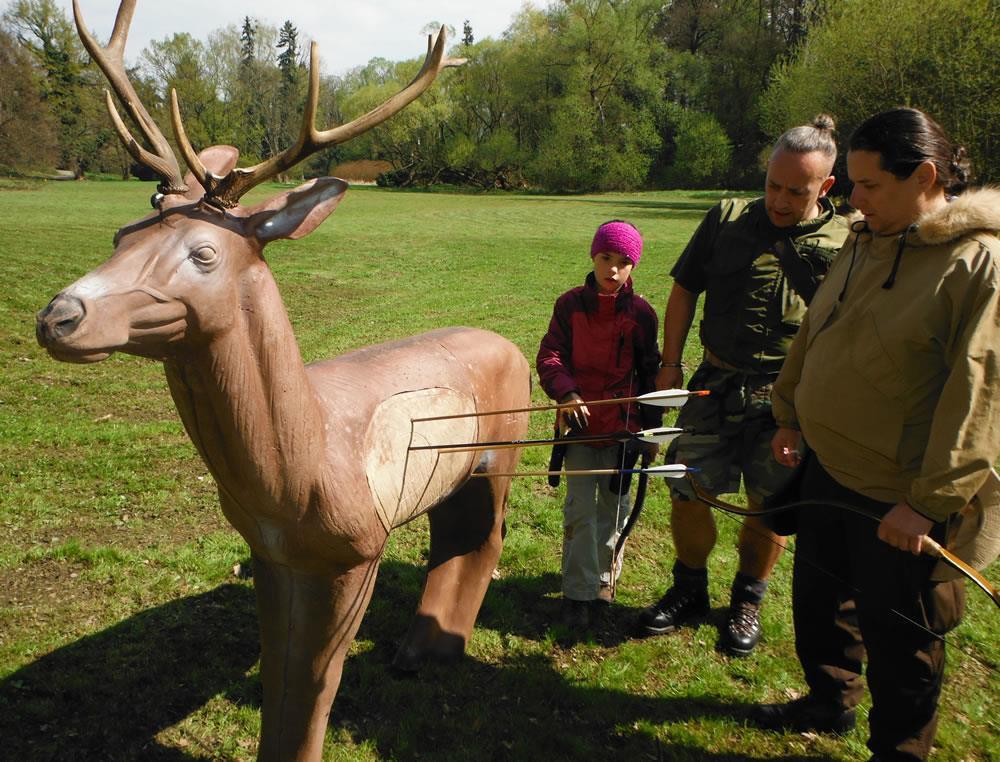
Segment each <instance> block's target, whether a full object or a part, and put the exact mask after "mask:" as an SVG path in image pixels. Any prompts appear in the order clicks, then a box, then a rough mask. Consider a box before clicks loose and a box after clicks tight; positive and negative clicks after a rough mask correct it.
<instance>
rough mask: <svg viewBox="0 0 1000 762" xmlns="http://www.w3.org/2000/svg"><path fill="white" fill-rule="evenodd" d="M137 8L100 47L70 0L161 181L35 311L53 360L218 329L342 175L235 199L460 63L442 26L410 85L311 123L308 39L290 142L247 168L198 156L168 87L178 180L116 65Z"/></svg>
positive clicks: (182, 340) (197, 338)
mask: <svg viewBox="0 0 1000 762" xmlns="http://www.w3.org/2000/svg"><path fill="white" fill-rule="evenodd" d="M134 11H135V0H123V1H122V3H121V5H120V6H119V9H118V15H117V17H116V19H115V25H114V30H113V31H112V34H111V38H110V40H109V42H108V44H107V46H104V47H102V46H100V45H99V44H98V43H97V41H96V40H95V39H94V37H93V36H92V35H91V34H90V32H89V31H87V27H86V24H85V23H84V20H83V17H82V15H81V13H80V9H79V5H78V3H77V0H74V2H73V15H74V18H75V20H76V25H77V30H78V31H79V34H80V38H81V40H82V41H83V43H84V46H85V47H86V48H87V51H88V52H89V53H90V55H91V57H92V58H93V59H94V61H95V62H96V63H97V64H98V66H99V67H100V68H101V70H102V71H103V72H104V74H105V76H106V77H107V79H108V82H109V83H110V84H111V87H112V88H113V89H114V91H115V93H116V94H117V96H118V99H119V100H120V101H121V103H122V104H123V105H124V106H125V108H126V110H127V112H128V113H129V115H130V116H131V118H132V120H133V121H134V122H135V124H136V125H137V126H138V127H139V130H140V131H141V133H142V135H143V137H144V138H145V142H146V143H147V144H148V145H149V149H147V148H144V147H143V146H142V145H140V143H139V141H137V140H136V139H135V138H134V137H133V135H132V133H131V132H130V131H129V129H128V127H126V125H125V123H124V121H123V120H122V118H121V116H120V115H119V113H118V110H117V108H116V107H115V105H114V101H113V100H112V98H111V94H110V92H108V93H106V101H107V107H108V111H109V114H110V115H111V119H112V122H113V123H114V125H115V129H116V130H117V132H118V135H119V137H120V138H121V139H122V141H123V142H124V144H125V146H126V147H127V148H128V151H129V153H130V154H131V155H132V157H133V158H134V159H135V160H136V161H137V162H139V163H141V164H143V165H145V166H147V167H149V169H151V170H152V171H154V172H155V173H156V174H157V176H158V177H160V180H161V182H160V184H159V186H158V193H157V194H156V195H154V196H153V199H152V203H153V207H154V209H155V211H154V212H153V213H152V214H150V215H149V216H147V217H145V218H143V219H140V220H137V221H135V222H132V223H129V224H128V225H125V226H124V227H123V228H121V229H120V230H119V231H118V232H117V233H116V234H115V238H114V245H115V251H114V254H113V255H112V256H111V258H110V259H108V260H107V261H106V262H105V263H104V264H103V265H101V266H100V267H98V268H97V269H96V270H94V271H93V272H91V273H89V274H88V275H85V276H84V277H83V278H81V279H80V280H78V281H77V282H76V283H73V284H72V285H70V286H69V287H68V288H66V289H65V290H63V291H62V292H61V293H59V294H58V295H57V296H56V297H55V298H54V299H53V300H52V301H51V302H50V303H49V305H48V306H47V307H46V308H45V309H44V310H42V312H40V313H39V315H38V319H37V324H36V336H37V338H38V342H39V343H40V344H41V345H42V346H43V347H45V348H46V349H47V350H48V351H49V353H50V354H52V356H53V357H55V358H56V359H59V360H66V361H71V362H97V361H100V360H103V359H105V358H107V357H108V356H109V355H111V354H112V353H113V352H116V351H124V352H128V353H130V354H136V355H141V356H146V357H153V358H156V359H165V358H167V357H169V356H171V355H172V354H175V353H178V352H181V351H183V348H184V347H189V346H191V345H197V344H199V343H202V342H207V341H210V340H211V339H212V337H213V336H217V335H219V334H220V333H224V332H225V331H226V330H227V329H228V327H229V326H230V324H231V322H232V321H233V320H234V319H235V316H236V315H238V313H239V310H240V309H241V308H244V307H245V305H244V304H242V303H241V298H242V296H243V295H244V294H245V293H247V289H246V288H245V286H246V284H247V283H249V282H253V281H255V280H259V279H260V276H261V273H262V271H263V270H266V264H265V263H264V260H263V257H262V251H263V248H264V246H265V244H267V243H268V242H269V241H272V240H275V239H278V238H300V237H302V236H304V235H307V234H309V233H310V232H312V231H313V230H314V229H315V228H316V227H317V226H318V225H319V224H320V223H321V222H322V221H323V220H324V219H326V217H327V216H328V215H329V214H330V213H331V212H332V211H333V210H334V209H335V208H336V206H337V204H338V203H339V201H340V199H341V198H342V197H343V194H344V192H345V191H346V189H347V183H345V182H344V181H342V180H338V179H336V178H329V177H327V178H319V179H315V180H311V181H309V182H307V183H305V184H303V185H301V186H299V187H298V188H295V189H294V190H290V191H287V192H284V193H280V194H278V195H277V196H274V197H273V198H271V199H269V200H268V201H265V202H263V203H261V204H258V205H256V206H251V207H244V206H241V205H240V203H239V199H240V197H241V196H243V195H244V194H245V193H246V192H247V191H249V190H250V189H251V188H253V187H254V186H256V185H258V184H260V183H262V182H264V181H266V180H268V179H270V178H272V177H274V176H275V175H277V174H278V173H280V172H283V171H285V170H287V169H288V168H289V167H291V166H293V165H295V164H297V163H298V162H300V161H302V160H303V159H304V158H306V157H308V156H309V155H311V154H313V153H315V152H316V151H319V150H321V149H323V148H326V147H329V146H333V145H336V144H338V143H343V142H345V141H347V140H349V139H351V138H353V137H355V136H357V135H360V134H361V133H363V132H365V131H367V130H369V129H371V128H373V127H375V126H376V125H378V124H380V123H381V122H383V121H385V120H386V119H388V118H389V117H390V116H392V115H393V114H395V113H397V112H398V111H400V110H401V109H403V108H404V107H405V106H406V105H408V104H409V103H411V102H412V101H413V100H414V99H416V98H417V97H418V96H419V95H420V94H421V93H422V92H423V91H424V90H426V89H427V88H428V87H429V86H430V85H431V83H432V82H433V81H434V79H435V78H436V77H437V75H438V73H439V72H440V71H441V69H443V68H445V67H448V66H456V65H460V64H461V63H463V60H462V59H449V58H446V57H445V55H444V47H445V32H444V27H442V28H441V31H440V32H439V33H438V36H437V39H436V40H432V39H431V38H428V49H427V56H426V58H425V60H424V64H423V66H422V67H421V69H420V71H419V72H418V73H417V75H416V77H415V78H414V79H413V81H412V82H411V83H410V84H409V85H407V86H406V87H405V88H403V89H402V90H401V91H400V92H398V93H397V94H396V95H394V96H393V97H391V98H390V99H389V100H387V101H386V102H385V103H383V104H381V105H380V106H378V107H376V108H375V109H373V110H372V111H370V112H368V113H367V114H364V115H363V116H360V117H358V118H357V119H355V120H353V121H351V122H349V123H347V124H343V125H340V126H338V127H333V128H331V129H327V130H317V129H316V126H315V116H316V109H317V104H318V101H319V55H318V48H317V45H316V43H313V44H312V47H311V50H310V72H309V91H308V97H307V100H306V105H305V111H304V115H303V122H302V128H301V130H300V132H299V137H298V140H297V141H296V143H295V144H294V145H293V146H290V147H289V148H288V149H287V150H285V151H283V152H281V153H280V154H278V155H276V156H272V157H270V158H268V159H266V160H264V161H262V162H260V163H259V164H256V165H255V166H253V167H246V168H238V167H237V166H236V163H237V160H238V157H239V154H238V151H237V150H236V149H235V148H232V147H230V146H214V147H212V148H208V149H206V150H204V151H202V152H201V153H200V154H199V153H196V152H195V150H194V148H193V147H192V146H191V144H190V142H189V141H188V139H187V135H186V134H185V131H184V126H183V123H182V120H181V114H180V106H179V103H178V100H177V93H176V91H171V94H170V95H171V117H172V122H173V127H174V133H175V136H176V138H177V142H178V145H179V147H180V150H181V153H182V155H183V157H184V160H185V162H186V163H187V165H188V167H189V168H190V170H191V171H190V172H189V173H188V174H187V175H186V176H182V175H181V172H180V169H179V164H178V162H177V159H176V157H175V155H174V153H173V151H172V149H171V148H170V145H169V143H168V142H167V140H166V139H165V138H164V136H163V134H162V133H161V132H160V130H159V129H158V127H157V126H156V124H155V123H154V122H153V120H152V118H151V117H150V116H149V112H148V111H147V110H146V109H145V107H144V106H143V105H142V103H141V102H140V101H139V99H138V97H137V95H136V92H135V88H134V87H133V86H132V84H131V82H130V81H129V79H128V76H127V74H126V72H125V64H124V49H125V42H126V38H127V36H128V27H129V24H130V23H131V20H132V15H133V12H134Z"/></svg>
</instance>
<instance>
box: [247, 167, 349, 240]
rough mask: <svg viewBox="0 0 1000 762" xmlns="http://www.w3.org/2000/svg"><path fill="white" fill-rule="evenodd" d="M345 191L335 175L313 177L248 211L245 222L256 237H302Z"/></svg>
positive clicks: (345, 188) (260, 238)
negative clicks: (313, 178)
mask: <svg viewBox="0 0 1000 762" xmlns="http://www.w3.org/2000/svg"><path fill="white" fill-rule="evenodd" d="M345 192H347V183H346V182H344V181H343V180H341V179H339V178H337V177H317V178H316V179H315V180H310V181H309V182H307V183H304V184H302V185H300V186H299V187H298V188H295V189H293V190H290V191H287V192H285V193H281V194H279V195H277V196H275V197H274V198H272V199H269V200H268V201H265V202H264V203H263V204H260V205H259V206H255V207H253V208H252V209H251V210H250V213H249V215H248V216H247V225H248V226H249V230H250V232H251V233H252V234H253V235H255V236H256V237H257V240H259V241H261V242H263V243H267V242H268V241H274V240H277V239H278V238H292V239H294V238H302V237H303V236H306V235H309V234H310V233H311V232H313V231H314V230H315V229H316V228H317V227H319V224H320V223H321V222H322V221H323V220H325V219H326V218H327V217H328V216H330V214H331V213H332V212H333V210H334V209H336V208H337V204H339V203H340V199H342V198H343V197H344V193H345Z"/></svg>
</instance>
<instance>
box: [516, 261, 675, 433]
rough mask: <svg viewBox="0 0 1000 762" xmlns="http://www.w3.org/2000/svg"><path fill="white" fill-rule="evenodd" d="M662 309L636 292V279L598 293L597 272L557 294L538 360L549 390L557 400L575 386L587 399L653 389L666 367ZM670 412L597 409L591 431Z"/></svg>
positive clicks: (649, 421)
mask: <svg viewBox="0 0 1000 762" xmlns="http://www.w3.org/2000/svg"><path fill="white" fill-rule="evenodd" d="M657 322H658V321H657V319H656V313H655V312H654V311H653V308H652V307H650V306H649V303H648V302H647V301H646V300H645V299H643V298H642V297H641V296H639V295H638V294H636V293H634V292H633V290H632V279H631V278H629V279H628V281H627V282H626V283H625V285H624V286H622V287H621V289H620V290H619V291H618V293H617V294H614V295H608V294H602V293H600V292H599V291H598V289H597V285H596V283H595V281H594V274H593V273H590V274H588V275H587V281H586V283H585V284H584V285H583V286H578V287H576V288H574V289H570V290H569V291H567V292H566V293H565V294H563V295H562V296H560V297H559V298H558V299H557V300H556V304H555V308H554V309H553V311H552V320H551V321H550V322H549V330H548V333H546V334H545V336H544V337H543V338H542V343H541V346H540V347H539V348H538V357H537V358H536V360H535V365H536V367H537V369H538V378H539V380H540V381H541V383H542V388H543V389H544V390H545V393H546V394H548V395H549V396H550V397H551V398H552V399H554V400H560V399H562V398H563V397H564V396H566V395H567V394H569V393H570V392H576V393H577V394H579V395H580V396H581V397H582V398H583V399H584V400H600V399H611V398H613V397H636V396H638V395H640V394H645V393H646V392H651V391H653V390H654V389H655V388H656V386H655V382H656V373H657V371H658V370H659V367H660V350H659V348H658V347H657V344H656V338H657ZM662 417H663V412H662V410H661V409H660V408H658V407H654V406H652V405H641V406H640V405H637V404H635V403H632V404H631V405H600V406H597V407H592V408H590V421H589V424H588V426H587V432H586V433H588V434H608V433H611V432H615V431H622V430H623V429H625V428H626V422H627V426H628V430H629V431H638V430H639V429H641V428H648V427H650V426H658V425H659V424H660V421H661V419H662Z"/></svg>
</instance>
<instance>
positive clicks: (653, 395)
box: [411, 390, 709, 423]
mask: <svg viewBox="0 0 1000 762" xmlns="http://www.w3.org/2000/svg"><path fill="white" fill-rule="evenodd" d="M677 391H678V393H677V394H675V395H673V396H671V397H669V398H665V397H663V396H662V394H663V393H660V392H649V393H648V394H642V395H640V396H638V397H615V398H612V399H607V400H591V401H587V400H579V401H576V402H563V403H561V404H554V405H531V406H530V407H512V408H507V409H505V410H482V411H479V412H476V413H452V414H451V415H431V416H426V417H424V418H413V419H411V420H412V421H413V423H418V422H422V421H449V420H452V419H454V418H481V417H483V416H487V415H508V414H511V413H533V412H536V411H538V410H570V409H572V408H578V407H582V406H584V405H586V406H587V407H598V406H600V405H623V404H626V403H629V402H642V403H645V404H647V405H656V404H658V403H657V400H658V399H671V400H681V399H686V398H687V397H700V396H704V395H707V394H709V392H708V391H695V392H684V391H683V390H677ZM658 394H660V395H661V396H660V397H657V395H658ZM660 404H662V403H660Z"/></svg>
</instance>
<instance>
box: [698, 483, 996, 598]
mask: <svg viewBox="0 0 1000 762" xmlns="http://www.w3.org/2000/svg"><path fill="white" fill-rule="evenodd" d="M685 475H686V476H687V479H688V481H689V482H690V484H691V488H692V489H693V490H694V493H695V496H696V497H697V498H698V500H700V501H701V502H703V503H705V504H706V505H709V506H711V507H713V508H718V509H719V510H722V511H725V512H726V513H732V514H736V515H738V516H767V515H769V514H774V513H781V512H782V511H787V510H789V509H791V508H799V507H802V506H804V505H822V506H829V507H832V508H839V509H841V510H844V511H850V512H851V513H856V514H858V515H860V516H866V517H867V518H869V519H871V520H872V521H874V522H876V523H878V522H880V521H881V520H882V517H881V516H879V515H878V514H875V513H872V512H871V511H869V510H866V509H865V508H862V507H861V506H858V505H852V504H851V503H845V502H841V501H839V500H816V499H808V500H795V501H793V502H790V503H785V504H784V505H776V506H771V507H770V508H761V509H759V510H754V509H752V508H743V507H742V506H739V505H733V504H732V503H727V502H726V501H725V500H720V499H719V498H717V497H715V496H714V495H711V494H709V493H708V492H706V491H705V490H704V489H702V487H701V486H700V485H699V484H698V482H696V481H695V480H694V478H693V477H692V476H691V475H690V474H685ZM920 551H921V552H922V553H925V554H926V555H929V556H931V557H933V558H938V559H940V560H941V561H943V562H944V563H945V564H947V565H948V566H950V567H951V568H953V569H954V570H955V571H957V572H958V573H959V574H961V575H962V576H963V577H966V578H967V579H969V580H971V581H972V583H973V584H974V585H975V586H976V587H978V588H979V589H980V590H982V591H983V592H984V593H986V594H987V595H988V596H990V598H991V599H992V600H993V603H994V604H996V606H997V607H998V608H1000V591H998V590H997V589H996V588H994V587H993V585H991V584H990V583H989V580H987V579H986V577H985V576H983V574H982V573H981V572H979V571H978V570H976V569H974V568H973V567H971V566H969V564H967V563H966V562H965V561H963V560H962V559H961V558H959V557H958V556H956V555H955V554H954V553H952V552H951V551H950V550H948V549H947V548H944V547H942V546H941V544H940V543H938V542H937V541H935V540H933V539H932V538H930V537H924V538H923V541H922V542H921V546H920Z"/></svg>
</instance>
